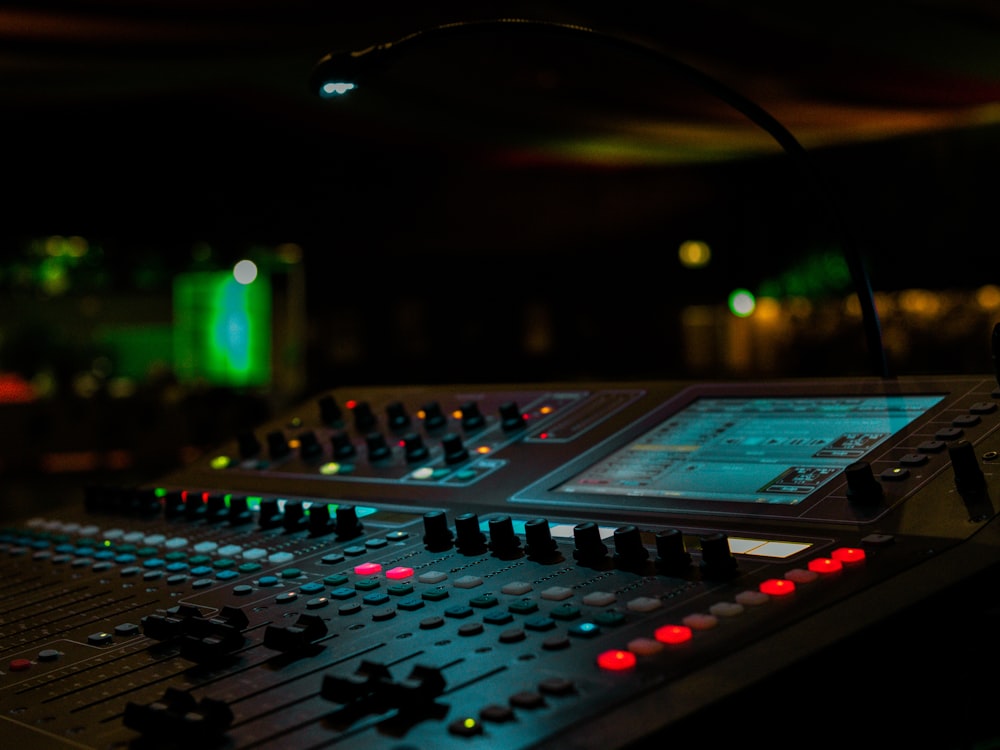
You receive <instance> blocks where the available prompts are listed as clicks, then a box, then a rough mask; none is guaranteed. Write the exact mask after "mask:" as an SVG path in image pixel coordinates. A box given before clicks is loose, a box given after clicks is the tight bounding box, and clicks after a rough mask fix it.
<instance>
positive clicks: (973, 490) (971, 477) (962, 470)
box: [948, 440, 986, 497]
mask: <svg viewBox="0 0 1000 750" xmlns="http://www.w3.org/2000/svg"><path fill="white" fill-rule="evenodd" d="M948 455H949V456H950V458H951V468H952V470H953V471H954V472H955V489H957V490H958V493H959V494H960V495H962V497H970V496H977V495H980V494H981V493H982V492H983V491H984V490H985V489H986V476H985V475H984V474H983V470H982V468H981V467H980V466H979V459H978V457H977V456H976V450H975V448H974V447H973V445H972V443H970V442H969V441H968V440H959V441H957V442H955V443H953V444H951V445H949V446H948Z"/></svg>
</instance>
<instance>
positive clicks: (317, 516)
mask: <svg viewBox="0 0 1000 750" xmlns="http://www.w3.org/2000/svg"><path fill="white" fill-rule="evenodd" d="M333 528H334V526H333V519H332V518H331V517H330V506H329V505H327V504H326V503H313V504H312V505H310V506H309V533H310V534H311V535H312V536H322V535H324V534H329V533H330V532H331V531H333Z"/></svg>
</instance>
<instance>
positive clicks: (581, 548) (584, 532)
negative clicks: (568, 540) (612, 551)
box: [573, 521, 608, 566]
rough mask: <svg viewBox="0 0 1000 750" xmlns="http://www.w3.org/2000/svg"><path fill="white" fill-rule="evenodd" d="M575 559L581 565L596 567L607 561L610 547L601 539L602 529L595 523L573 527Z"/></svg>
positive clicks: (584, 523) (587, 522)
mask: <svg viewBox="0 0 1000 750" xmlns="http://www.w3.org/2000/svg"><path fill="white" fill-rule="evenodd" d="M573 542H574V543H575V544H576V549H574V550H573V558H574V559H575V560H576V561H577V562H578V563H580V564H581V565H588V566H594V565H598V564H600V563H603V562H605V561H606V560H607V556H608V546H607V545H606V544H605V543H604V541H603V540H602V539H601V529H600V527H599V526H598V525H597V524H596V523H594V522H593V521H584V522H583V523H580V524H577V525H576V526H574V527H573Z"/></svg>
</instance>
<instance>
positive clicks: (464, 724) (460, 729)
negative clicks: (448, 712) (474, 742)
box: [448, 716, 483, 737]
mask: <svg viewBox="0 0 1000 750" xmlns="http://www.w3.org/2000/svg"><path fill="white" fill-rule="evenodd" d="M448 731H449V732H451V733H452V734H457V735H459V736H460V737H472V736H474V735H477V734H482V733H483V726H482V724H480V723H479V721H477V720H476V719H473V718H472V717H471V716H467V717H465V718H464V719H455V721H453V722H451V723H450V724H449V725H448Z"/></svg>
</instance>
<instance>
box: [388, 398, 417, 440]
mask: <svg viewBox="0 0 1000 750" xmlns="http://www.w3.org/2000/svg"><path fill="white" fill-rule="evenodd" d="M385 415H386V420H387V421H388V425H389V429H390V430H392V431H393V432H401V431H402V430H405V429H406V428H407V427H409V426H410V421H411V420H410V415H409V414H408V413H407V411H406V406H405V405H404V404H403V402H402V401H393V402H392V403H391V404H389V405H388V406H386V407H385Z"/></svg>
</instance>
